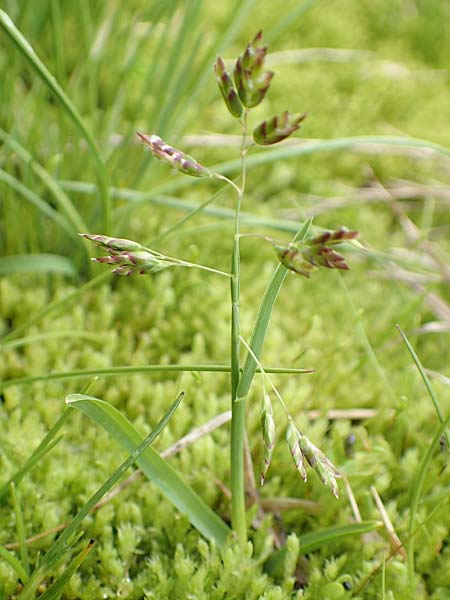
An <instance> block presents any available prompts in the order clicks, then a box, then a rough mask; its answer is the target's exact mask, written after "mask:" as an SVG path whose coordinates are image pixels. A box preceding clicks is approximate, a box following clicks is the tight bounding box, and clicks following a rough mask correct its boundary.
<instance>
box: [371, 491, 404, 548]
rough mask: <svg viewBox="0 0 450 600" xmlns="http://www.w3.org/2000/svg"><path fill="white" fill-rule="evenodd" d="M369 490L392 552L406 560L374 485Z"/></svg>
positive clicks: (401, 545) (400, 543)
mask: <svg viewBox="0 0 450 600" xmlns="http://www.w3.org/2000/svg"><path fill="white" fill-rule="evenodd" d="M370 491H371V493H372V496H373V499H374V500H375V504H376V506H377V509H378V512H379V513H380V516H381V520H382V521H383V523H384V527H385V529H386V531H387V534H388V536H389V541H390V543H391V547H392V550H393V552H394V553H396V554H400V556H402V558H404V559H405V560H406V551H405V548H404V547H403V544H402V542H401V541H400V538H399V537H398V535H397V534H396V532H395V529H394V525H393V524H392V521H391V519H390V517H389V515H388V512H387V510H386V509H385V507H384V504H383V502H382V500H381V498H380V496H379V494H378V492H377V490H376V488H375V487H374V486H371V487H370Z"/></svg>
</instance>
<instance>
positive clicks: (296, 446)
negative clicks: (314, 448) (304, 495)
mask: <svg viewBox="0 0 450 600" xmlns="http://www.w3.org/2000/svg"><path fill="white" fill-rule="evenodd" d="M286 441H287V444H288V446H289V450H290V452H291V455H292V459H293V461H294V465H295V468H296V469H297V471H298V472H299V473H300V475H301V476H302V479H303V481H304V482H306V481H307V480H308V475H307V474H306V469H305V464H304V461H303V454H302V451H301V449H300V432H299V430H298V429H297V427H296V426H295V425H294V423H293V421H291V420H290V419H289V423H288V427H287V430H286Z"/></svg>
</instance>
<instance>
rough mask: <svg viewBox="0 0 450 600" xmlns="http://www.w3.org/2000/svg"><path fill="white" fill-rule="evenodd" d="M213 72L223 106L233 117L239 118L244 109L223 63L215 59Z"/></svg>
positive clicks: (219, 59) (218, 58)
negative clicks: (224, 105)
mask: <svg viewBox="0 0 450 600" xmlns="http://www.w3.org/2000/svg"><path fill="white" fill-rule="evenodd" d="M214 72H215V74H216V81H217V84H218V86H219V90H220V92H221V94H222V97H223V99H224V101H225V104H226V106H227V108H228V110H229V111H230V113H231V114H232V115H233V117H237V118H239V117H240V116H241V115H242V112H243V110H244V107H243V106H242V103H241V101H240V100H239V96H238V94H237V92H236V88H235V87H234V83H233V81H232V79H231V77H230V74H229V72H228V71H227V69H226V68H225V63H224V62H223V60H222V59H221V58H220V56H218V57H217V60H216V64H215V65H214Z"/></svg>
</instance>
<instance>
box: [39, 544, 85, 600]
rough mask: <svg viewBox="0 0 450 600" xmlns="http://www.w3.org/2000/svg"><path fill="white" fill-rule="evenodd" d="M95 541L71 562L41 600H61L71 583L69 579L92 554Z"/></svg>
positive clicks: (40, 597)
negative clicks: (65, 589) (62, 594)
mask: <svg viewBox="0 0 450 600" xmlns="http://www.w3.org/2000/svg"><path fill="white" fill-rule="evenodd" d="M94 544H95V540H91V541H90V542H89V544H88V545H87V546H86V547H85V548H83V550H82V551H81V552H80V553H79V554H78V555H77V556H76V557H75V558H74V559H73V560H72V561H71V563H70V564H69V566H68V567H67V568H66V569H65V570H64V573H63V574H62V575H61V577H59V578H58V579H57V580H56V581H54V582H53V583H52V585H51V586H50V587H49V588H48V589H47V591H46V592H44V593H43V594H42V596H39V600H58V598H60V596H61V593H62V592H63V591H64V588H65V587H66V585H67V584H68V583H69V579H70V578H71V577H72V575H74V574H75V573H76V572H77V571H78V569H79V567H80V565H81V563H82V562H83V561H84V559H85V558H86V557H87V555H88V554H89V553H90V552H91V550H92V548H93V547H94Z"/></svg>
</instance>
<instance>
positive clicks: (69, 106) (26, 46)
mask: <svg viewBox="0 0 450 600" xmlns="http://www.w3.org/2000/svg"><path fill="white" fill-rule="evenodd" d="M0 29H2V30H3V31H4V33H5V34H6V35H7V36H8V37H9V39H10V41H11V42H12V43H13V44H14V46H15V47H16V48H17V50H19V52H20V53H21V54H22V56H23V57H24V58H25V59H26V61H27V62H28V64H29V65H30V66H31V67H32V68H33V70H34V72H35V73H36V74H37V75H38V77H40V78H41V79H42V80H43V82H44V83H45V85H46V86H47V87H48V88H49V90H50V91H51V92H52V94H53V95H54V96H55V98H56V99H57V100H58V101H59V102H60V103H61V105H62V107H63V108H64V110H65V112H66V114H67V115H68V116H69V117H70V119H71V120H72V121H73V123H74V124H75V125H76V127H77V128H78V130H79V131H80V133H81V135H82V136H83V137H84V139H85V140H86V142H87V144H88V146H89V149H90V150H91V152H92V156H93V157H94V160H95V163H96V165H97V174H98V180H99V186H100V191H101V197H102V201H103V210H104V213H105V214H104V218H105V233H107V232H108V231H109V221H110V200H109V178H108V174H107V171H106V168H105V165H104V162H103V158H102V157H101V155H100V151H99V149H98V147H97V144H96V142H95V140H94V137H93V135H92V134H91V132H90V131H89V129H88V127H87V125H86V123H85V122H84V120H83V118H82V116H81V115H80V113H79V112H78V110H77V109H76V108H75V106H74V104H73V103H72V101H71V100H70V99H69V97H68V96H67V94H66V93H65V92H64V90H63V89H62V87H61V86H60V85H59V83H58V82H57V80H56V79H55V77H54V76H53V75H52V74H51V73H50V71H49V70H48V69H47V67H46V66H45V65H44V63H43V62H42V60H41V59H40V58H39V57H38V55H37V54H36V52H35V51H34V49H33V48H32V46H31V44H30V43H29V42H28V40H27V39H26V38H25V37H24V35H23V34H22V33H21V32H20V31H19V30H18V29H17V27H16V26H15V24H14V23H13V21H12V19H11V18H10V17H9V15H8V14H7V13H6V12H5V11H3V10H0Z"/></svg>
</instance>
